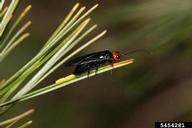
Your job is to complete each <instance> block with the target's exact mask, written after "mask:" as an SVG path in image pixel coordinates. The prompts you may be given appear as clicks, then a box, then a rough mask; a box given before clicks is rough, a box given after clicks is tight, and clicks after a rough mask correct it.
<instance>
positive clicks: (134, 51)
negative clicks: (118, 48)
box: [121, 49, 151, 56]
mask: <svg viewBox="0 0 192 128" xmlns="http://www.w3.org/2000/svg"><path fill="white" fill-rule="evenodd" d="M136 52H143V53H147V54H149V55H150V54H151V52H150V51H149V50H147V49H135V50H131V51H129V52H127V53H121V54H122V55H123V56H124V55H127V54H131V53H136Z"/></svg>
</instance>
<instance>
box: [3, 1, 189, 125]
mask: <svg viewBox="0 0 192 128" xmlns="http://www.w3.org/2000/svg"><path fill="white" fill-rule="evenodd" d="M76 2H80V3H81V5H82V6H87V8H90V7H92V6H93V5H94V4H96V3H99V5H100V6H99V8H98V9H97V10H96V11H94V13H92V15H91V19H92V22H93V23H96V24H98V25H99V27H98V29H97V31H96V32H95V33H98V32H100V31H101V30H104V29H107V30H108V33H107V35H106V36H104V38H102V39H100V40H99V41H98V42H97V43H95V44H94V45H92V46H90V47H89V48H87V49H86V50H84V52H82V53H81V54H86V53H91V52H94V51H101V50H105V49H109V50H118V51H121V52H127V51H130V50H134V49H138V48H143V49H148V50H150V51H151V52H152V54H151V55H147V54H144V53H135V54H130V55H127V56H126V57H125V58H135V59H136V61H135V63H134V64H132V65H129V66H126V67H123V68H121V69H117V70H114V71H113V74H112V75H111V74H110V73H109V72H108V73H104V74H101V75H97V76H95V77H92V78H89V79H86V80H83V81H81V82H78V83H75V84H72V85H70V86H67V87H64V88H62V89H59V90H57V91H54V92H51V93H49V94H46V95H43V96H40V97H38V98H34V99H32V100H29V101H26V102H22V103H18V104H17V105H16V106H14V107H13V108H12V109H11V110H10V111H8V113H7V114H6V115H5V116H4V117H3V118H4V119H6V118H8V117H12V116H14V115H18V114H19V113H22V112H24V111H26V110H28V109H30V108H34V109H35V110H36V111H35V113H33V115H31V116H30V117H28V119H32V120H33V124H32V125H31V127H32V128H153V127H154V122H155V121H190V120H192V75H191V71H192V68H191V65H192V60H191V58H192V55H191V53H192V51H191V50H192V44H191V41H192V38H191V37H192V36H191V35H192V13H191V12H192V1H191V0H105V1H96V0H95V1H91V0H81V1H76V0H70V1H67V0H57V1H55V0H46V1H38V0H24V1H22V2H21V3H20V7H19V8H18V10H17V12H16V13H18V14H19V12H21V10H22V9H23V8H24V7H25V6H26V5H27V4H32V6H33V8H32V10H31V12H30V14H29V15H28V16H27V18H26V19H31V20H32V21H33V24H32V26H31V27H30V29H29V30H28V31H29V32H30V33H31V36H30V38H28V39H27V40H25V42H24V43H23V44H21V45H20V46H19V47H17V49H15V50H14V51H13V52H12V53H11V54H10V55H9V57H7V59H6V60H4V62H3V63H2V65H1V67H0V70H1V73H0V75H1V78H8V77H9V76H11V75H12V74H13V73H14V72H16V71H17V70H18V69H19V68H20V67H22V66H23V65H24V64H25V63H26V62H27V61H29V60H30V59H31V58H32V57H33V56H34V55H35V54H36V53H37V52H38V50H40V48H41V47H42V46H43V44H44V43H45V42H46V40H47V39H48V37H49V36H50V35H51V34H52V32H53V31H54V29H55V28H56V27H57V26H58V25H59V24H60V22H61V21H62V19H63V18H64V17H65V16H66V14H67V13H68V12H69V10H70V9H71V8H72V6H73V5H74V4H75V3H76ZM93 35H94V34H93ZM82 43H83V42H82ZM79 55H80V54H79ZM72 71H73V69H71V68H70V69H69V68H66V67H61V68H60V69H58V70H57V71H56V72H54V73H53V74H52V75H51V76H50V77H49V78H48V79H47V80H46V81H44V82H43V83H42V86H46V85H48V84H49V83H53V82H54V81H55V80H57V79H58V78H61V77H63V76H65V75H67V74H69V73H71V72H72ZM26 120H27V119H26Z"/></svg>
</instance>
